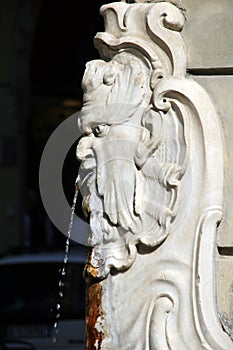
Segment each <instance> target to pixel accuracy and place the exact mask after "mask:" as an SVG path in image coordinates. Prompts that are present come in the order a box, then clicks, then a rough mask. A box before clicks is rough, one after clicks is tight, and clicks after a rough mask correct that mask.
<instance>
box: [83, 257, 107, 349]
mask: <svg viewBox="0 0 233 350" xmlns="http://www.w3.org/2000/svg"><path fill="white" fill-rule="evenodd" d="M90 257H91V251H90V252H89V253H88V255H87V262H86V266H85V270H84V277H85V279H86V281H87V292H86V320H85V321H86V328H85V350H94V349H96V350H101V344H102V340H103V332H101V331H99V330H98V329H97V328H96V323H97V319H98V318H99V317H101V318H103V310H102V306H101V302H102V286H101V282H99V281H97V280H96V276H97V271H96V269H95V268H94V267H93V266H92V265H91V264H90V263H89V261H90Z"/></svg>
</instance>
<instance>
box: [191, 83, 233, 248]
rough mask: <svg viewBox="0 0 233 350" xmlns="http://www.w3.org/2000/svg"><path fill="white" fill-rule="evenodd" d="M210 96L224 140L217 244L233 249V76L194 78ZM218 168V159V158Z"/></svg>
mask: <svg viewBox="0 0 233 350" xmlns="http://www.w3.org/2000/svg"><path fill="white" fill-rule="evenodd" d="M192 79H195V80H196V81H198V82H199V83H200V84H201V85H202V86H203V87H204V88H205V89H206V90H207V91H208V92H209V94H210V96H211V97H212V99H213V101H214V104H215V106H216V110H217V112H218V114H219V118H220V120H221V124H222V130H223V140H224V202H223V220H222V222H221V224H220V226H219V228H218V236H217V244H218V245H219V246H226V247H233V233H232V227H233V215H232V213H233V185H232V183H233V152H232V149H233V137H232V135H233V117H232V116H233V104H232V95H231V93H229V92H230V91H232V89H233V77H232V76H205V77H197V76H195V77H192ZM216 168H218V159H217V158H216Z"/></svg>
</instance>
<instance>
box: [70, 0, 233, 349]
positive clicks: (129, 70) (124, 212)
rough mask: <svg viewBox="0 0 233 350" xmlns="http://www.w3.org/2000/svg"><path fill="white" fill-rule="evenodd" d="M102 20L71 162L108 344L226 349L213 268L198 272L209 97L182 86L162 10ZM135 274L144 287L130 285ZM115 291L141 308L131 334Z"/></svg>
mask: <svg viewBox="0 0 233 350" xmlns="http://www.w3.org/2000/svg"><path fill="white" fill-rule="evenodd" d="M101 13H102V14H103V16H104V18H105V29H106V31H105V32H104V33H97V35H96V37H95V45H96V47H97V48H98V50H99V52H100V56H101V59H98V60H93V61H91V62H88V63H87V65H86V70H85V73H84V77H83V82H82V87H83V91H84V96H83V107H82V110H81V112H80V114H79V117H78V125H79V128H80V130H81V131H82V132H83V133H84V136H83V137H82V139H81V140H80V141H79V144H78V146H77V157H78V159H79V160H80V161H81V166H80V171H79V178H80V179H81V184H82V185H81V186H80V190H81V192H82V195H83V208H84V212H85V214H86V216H87V217H88V218H89V221H90V236H89V244H90V246H91V247H92V253H91V257H90V259H89V262H88V263H89V264H90V266H91V268H92V269H94V271H95V274H94V275H95V276H94V277H95V279H97V280H101V281H102V282H101V283H105V284H104V285H105V286H106V285H107V286H108V285H109V284H111V289H112V293H113V295H114V296H115V297H116V299H117V301H116V305H115V304H114V302H113V304H114V305H111V304H110V303H109V302H108V299H107V296H108V294H107V293H106V297H105V299H104V300H103V307H105V309H106V310H105V311H106V314H108V315H109V316H106V318H107V321H106V322H107V323H108V324H112V327H115V328H114V332H113V333H114V335H115V339H112V338H111V339H110V338H109V339H106V343H108V344H109V343H111V342H113V343H112V345H111V346H110V348H112V349H114V348H116V349H123V347H122V346H123V345H122V343H121V341H122V340H121V339H125V337H126V333H127V332H128V333H127V336H128V339H129V341H130V344H131V345H130V346H131V347H129V348H132V349H139V350H151V349H155V348H156V349H162V350H164V349H179V350H181V349H184V350H185V349H188V348H189V339H192V344H191V348H190V349H192V350H200V349H209V350H211V349H213V350H229V349H232V348H233V346H232V342H231V341H230V339H229V338H228V337H227V336H226V334H225V332H224V331H223V329H222V328H221V324H220V322H219V319H218V316H217V312H216V305H215V303H214V269H213V266H212V265H211V263H209V262H208V263H207V265H206V266H207V267H208V268H207V270H208V273H203V272H201V271H200V269H201V267H200V265H199V263H203V262H206V258H205V248H206V247H207V242H208V240H209V241H210V243H211V244H210V246H211V249H210V250H209V251H208V254H206V257H208V259H210V260H211V261H212V260H213V259H214V235H215V231H216V225H217V223H218V221H219V220H221V210H222V209H221V208H222V189H223V149H222V132H221V123H220V121H219V116H218V115H217V113H216V111H215V108H214V105H213V103H212V101H211V98H210V97H209V96H208V94H207V92H206V91H205V90H204V89H203V88H202V87H201V86H200V85H199V84H197V83H196V82H195V81H193V80H192V79H190V78H187V77H186V49H185V45H184V42H183V39H182V36H181V33H180V32H181V30H182V28H183V25H184V15H183V13H182V12H181V11H180V10H179V9H178V8H177V7H176V6H174V5H172V4H171V3H166V2H158V3H155V4H152V3H150V4H149V3H148V4H143V3H136V4H126V3H124V2H121V3H119V2H118V3H112V4H108V5H104V6H103V7H102V8H101ZM216 159H217V160H218V169H217V171H216ZM216 208H217V209H216ZM212 213H214V214H213V215H212ZM216 213H217V214H216ZM215 214H216V215H215ZM202 219H203V220H202ZM205 232H206V233H205ZM208 234H209V235H210V236H209V238H206V237H207V236H208ZM204 235H205V236H204ZM203 237H204V238H203ZM147 270H148V271H147ZM119 271H121V272H124V273H122V274H119V273H118V272H119ZM135 271H136V272H135ZM87 272H88V269H87ZM133 273H134V274H135V273H137V274H139V273H140V276H141V277H142V276H143V278H142V279H143V280H144V284H143V282H142V284H139V285H137V286H136V282H135V281H134V279H133V276H132V275H133ZM125 276H127V277H125ZM146 278H147V279H146ZM126 279H127V281H126ZM120 282H121V283H122V284H123V285H124V286H125V288H126V284H127V283H129V284H130V283H132V286H133V287H134V289H135V290H134V292H135V298H136V299H139V298H142V300H140V302H138V304H137V307H136V309H135V311H132V313H131V314H128V318H127V321H125V323H126V324H131V325H132V324H134V325H135V329H137V332H138V333H137V334H136V333H135V332H136V331H135V329H134V327H133V329H132V331H129V327H127V326H126V325H122V324H119V323H117V322H118V321H117V320H118V312H119V311H118V308H120V310H121V312H122V314H124V312H126V313H127V306H125V304H124V300H125V298H127V296H126V295H125V294H124V293H121V292H119V288H118V286H117V283H120ZM142 285H143V286H144V285H146V286H147V289H146V290H145V293H143V291H142ZM205 285H208V292H209V293H210V296H211V298H210V302H209V303H207V304H208V306H207V307H206V306H204V302H205V301H204V300H203V299H204V298H205V297H206V292H205V289H204V288H205V287H203V286H205ZM106 288H107V287H106ZM109 288H110V287H109ZM137 296H138V298H137ZM128 298H129V296H128ZM136 301H137V300H135V304H136ZM142 305H143V306H142ZM140 307H141V308H142V309H143V310H144V311H143V312H142V313H140V312H139V310H140ZM145 310H147V311H145ZM208 312H209V313H210V314H211V315H212V319H211V320H210V318H209V317H208ZM183 320H184V324H183ZM160 321H161V323H160V325H159V326H158V323H159V322H160ZM140 322H141V324H143V325H144V324H146V332H144V333H143V327H141V328H142V330H140V332H139V331H138V329H139V328H140V327H138V326H137V325H138V324H139V323H140ZM126 330H127V332H126ZM178 335H179V336H178ZM103 344H104V342H103ZM108 346H109V345H108ZM103 348H104V347H103ZM106 349H107V348H106Z"/></svg>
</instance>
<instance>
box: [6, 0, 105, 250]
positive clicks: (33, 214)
mask: <svg viewBox="0 0 233 350" xmlns="http://www.w3.org/2000/svg"><path fill="white" fill-rule="evenodd" d="M107 2H108V1H103V0H95V1H91V2H85V1H84V2H82V8H81V7H80V2H79V1H77V0H67V1H65V2H64V1H62V0H33V1H32V0H1V2H0V107H1V108H0V110H1V126H0V228H1V234H0V253H1V252H4V251H6V250H8V249H12V248H14V247H25V248H26V247H28V246H30V247H32V248H33V247H34V249H39V248H43V249H44V248H52V247H59V246H61V245H62V246H63V247H64V244H63V243H64V239H65V237H64V235H63V234H62V233H60V232H59V231H58V230H57V229H56V227H54V226H53V224H52V223H51V221H50V220H49V217H48V216H47V213H46V212H45V210H44V207H43V204H42V202H41V198H40V192H39V183H38V175H39V164H40V159H41V155H42V152H43V149H44V146H45V144H46V142H47V140H48V138H49V136H50V135H51V133H52V132H53V131H54V130H55V128H56V127H57V126H58V125H59V124H60V123H61V122H62V121H63V120H64V119H65V118H67V117H68V116H70V115H72V114H73V113H74V112H76V111H78V110H79V109H80V107H81V104H82V90H81V79H82V76H83V72H84V69H85V63H86V62H87V61H89V60H91V59H94V58H98V57H99V55H98V52H97V50H96V49H95V48H94V45H93V38H94V36H95V34H96V32H97V31H102V30H104V23H103V18H102V16H101V15H100V14H99V8H100V6H101V5H102V4H104V3H107ZM74 146H75V145H74ZM77 169H78V163H77V162H76V159H75V147H73V148H72V149H71V150H70V152H69V154H68V156H67V159H66V161H65V164H64V174H63V175H64V176H63V178H64V190H65V193H66V195H67V199H68V200H69V202H70V201H72V198H71V196H72V193H73V192H72V191H73V188H74V180H75V177H76V175H77Z"/></svg>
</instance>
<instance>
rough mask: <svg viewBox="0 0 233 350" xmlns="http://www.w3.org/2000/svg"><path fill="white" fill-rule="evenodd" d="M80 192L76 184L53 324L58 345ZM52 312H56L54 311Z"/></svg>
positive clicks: (54, 341) (54, 340) (54, 339)
mask: <svg viewBox="0 0 233 350" xmlns="http://www.w3.org/2000/svg"><path fill="white" fill-rule="evenodd" d="M78 192H79V187H78V184H77V182H76V185H75V194H74V198H73V204H72V207H71V214H70V221H69V226H68V231H67V239H66V244H65V254H64V259H63V265H62V268H61V270H59V272H60V279H59V283H58V286H59V292H58V302H57V304H56V306H55V321H54V324H53V330H54V336H53V339H52V341H53V343H56V341H57V334H58V332H59V327H58V321H59V318H60V315H61V311H62V310H61V306H62V298H63V296H64V291H63V290H64V286H65V276H66V268H67V262H68V253H69V248H70V238H71V232H72V228H73V222H74V215H75V207H76V202H77V197H78ZM51 311H54V310H53V309H52V310H51Z"/></svg>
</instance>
